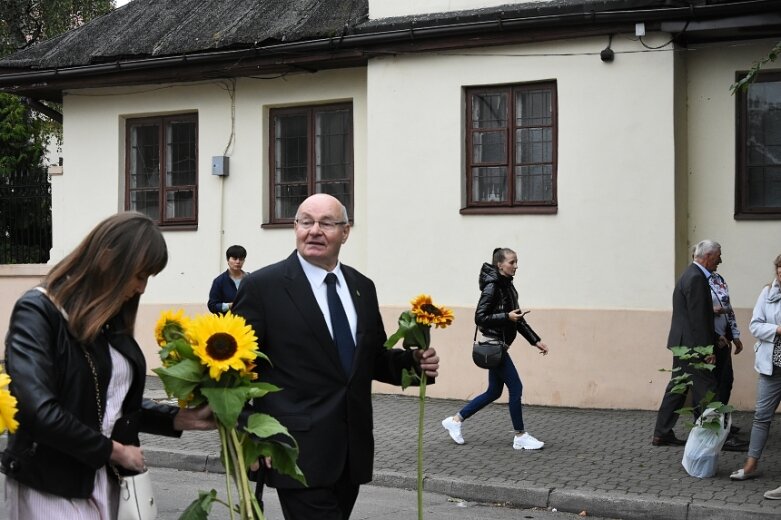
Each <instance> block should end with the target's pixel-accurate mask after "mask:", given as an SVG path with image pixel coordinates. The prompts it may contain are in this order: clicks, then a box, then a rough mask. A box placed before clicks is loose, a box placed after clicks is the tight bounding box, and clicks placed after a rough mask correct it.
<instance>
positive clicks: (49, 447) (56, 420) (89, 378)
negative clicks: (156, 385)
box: [1, 212, 216, 520]
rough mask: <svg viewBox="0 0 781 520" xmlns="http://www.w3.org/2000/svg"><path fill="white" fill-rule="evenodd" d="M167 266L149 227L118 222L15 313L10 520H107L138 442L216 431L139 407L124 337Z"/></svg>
mask: <svg viewBox="0 0 781 520" xmlns="http://www.w3.org/2000/svg"><path fill="white" fill-rule="evenodd" d="M167 261H168V252H167V248H166V244H165V240H164V239H163V235H162V233H161V232H160V229H159V228H158V226H157V225H156V224H155V223H154V222H153V221H152V220H151V219H149V218H148V217H146V216H145V215H142V214H141V213H135V212H126V213H119V214H116V215H113V216H111V217H108V218H107V219H105V220H104V221H102V222H101V223H99V224H98V225H97V226H96V227H95V228H94V229H93V230H92V231H91V232H90V233H89V234H88V235H87V236H86V238H84V240H83V241H82V242H81V244H80V245H79V246H78V247H76V249H75V250H73V252H71V253H70V254H69V255H68V256H66V257H65V258H64V259H62V260H61V261H60V262H58V263H57V264H56V265H55V266H54V267H52V269H51V271H50V272H49V274H48V275H47V276H46V278H45V279H44V281H43V283H42V284H41V285H40V286H39V287H36V288H35V289H32V290H30V291H28V292H26V293H25V294H24V295H22V297H21V298H19V300H18V301H17V302H16V305H15V306H14V309H13V312H12V314H11V319H10V322H9V326H8V333H7V335H6V340H5V356H6V359H5V365H6V371H7V372H8V375H9V376H11V384H10V387H9V389H10V391H11V393H12V394H13V395H14V396H15V397H16V399H17V403H18V409H19V412H18V416H17V418H18V422H19V426H18V428H17V430H16V432H15V433H13V434H11V435H9V438H8V446H7V447H6V449H5V451H4V452H3V454H2V460H1V464H2V466H1V469H2V472H3V473H5V475H6V505H7V508H8V512H9V518H10V519H11V520H53V519H57V520H82V519H85V518H100V519H106V520H111V519H116V518H117V508H118V504H119V491H120V487H119V481H118V475H119V474H123V475H128V474H135V473H138V472H141V471H143V470H144V469H145V462H144V454H143V451H142V449H141V448H140V447H139V437H138V434H139V432H146V433H154V434H160V435H170V436H178V435H181V432H182V430H188V429H195V430H205V429H213V428H215V427H216V425H215V423H214V418H213V416H212V413H211V410H210V409H209V408H208V407H201V408H197V409H180V408H179V407H176V406H168V405H162V404H157V403H154V402H153V401H149V400H146V399H143V394H144V383H145V381H146V362H145V360H144V354H143V352H142V351H141V348H140V347H139V346H138V344H137V343H136V341H135V340H134V339H133V328H134V325H135V321H136V314H137V311H138V304H139V300H140V298H141V295H142V294H143V293H144V290H145V289H146V284H147V279H148V278H149V277H150V276H154V275H156V274H157V273H159V272H160V271H162V269H163V268H164V267H165V265H166V263H167Z"/></svg>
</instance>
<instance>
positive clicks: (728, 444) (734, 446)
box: [721, 435, 748, 451]
mask: <svg viewBox="0 0 781 520" xmlns="http://www.w3.org/2000/svg"><path fill="white" fill-rule="evenodd" d="M721 449H722V451H748V441H744V440H743V439H738V438H737V437H734V436H732V435H730V436H729V437H727V440H726V441H724V446H722V447H721Z"/></svg>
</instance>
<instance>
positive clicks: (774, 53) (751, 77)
mask: <svg viewBox="0 0 781 520" xmlns="http://www.w3.org/2000/svg"><path fill="white" fill-rule="evenodd" d="M779 54H781V42H778V43H776V44H775V46H774V47H773V48H772V49H770V52H769V53H768V55H767V56H765V57H764V58H762V59H760V60H757V61H755V62H754V65H753V66H752V67H751V70H749V71H748V73H747V74H746V75H745V76H743V77H742V78H741V79H739V80H738V81H736V82H735V83H733V84H732V85H731V86H730V91H732V93H733V94H737V93H738V91H740V90H746V89H747V88H748V86H749V85H750V84H751V83H753V82H754V81H755V80H756V79H757V76H758V75H759V71H760V70H762V67H764V66H765V65H767V64H768V63H772V62H774V61H776V59H777V58H778V56H779Z"/></svg>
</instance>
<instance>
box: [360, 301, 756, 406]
mask: <svg viewBox="0 0 781 520" xmlns="http://www.w3.org/2000/svg"><path fill="white" fill-rule="evenodd" d="M399 312H401V309H397V310H395V311H391V310H387V309H386V311H385V312H384V316H383V318H384V319H385V324H386V329H387V330H388V331H389V332H391V331H392V330H395V329H394V328H393V327H392V325H393V324H395V322H396V318H397V316H398V313H399ZM455 313H456V321H455V322H454V324H453V325H452V326H451V327H450V328H447V329H445V330H436V329H435V330H433V331H432V346H433V347H435V348H436V349H437V352H438V353H439V355H440V358H441V361H440V367H441V369H440V377H439V378H438V379H437V382H436V384H435V385H433V386H430V387H428V389H427V392H426V394H427V395H428V396H430V397H440V398H453V399H464V400H468V399H471V398H473V397H475V396H476V395H478V394H480V393H482V392H483V391H485V389H486V387H487V386H488V376H487V372H486V371H485V370H482V369H479V368H477V367H476V366H475V365H473V364H472V361H471V345H472V336H473V334H474V325H473V321H472V316H473V313H474V309H465V308H461V309H455ZM737 318H738V324H739V326H740V329H741V331H743V334H744V335H745V336H746V337H745V338H744V344H745V345H744V346H745V349H746V350H745V351H744V352H743V353H741V354H740V355H738V356H733V361H734V370H735V384H734V387H733V393H732V398H731V403H732V404H733V405H734V406H736V407H737V408H738V409H741V410H753V409H754V404H755V400H756V392H755V390H756V389H755V387H756V379H757V375H756V372H755V371H754V365H753V364H754V354H753V349H752V345H753V344H754V339H753V338H751V336H750V334H749V333H748V322H749V320H750V319H751V310H749V309H740V310H738V311H737ZM527 319H528V321H529V323H530V324H532V326H533V328H534V329H535V330H536V331H537V332H538V334H539V335H540V336H541V337H542V338H543V341H544V342H545V343H546V344H547V345H548V347H549V349H550V353H549V354H548V355H547V356H544V357H543V356H541V355H539V354H538V353H537V349H536V348H533V347H531V346H530V345H529V344H528V343H527V342H526V341H525V340H524V339H523V338H522V337H520V336H519V337H518V338H517V339H516V340H515V342H514V343H513V345H512V347H511V349H510V353H511V355H512V358H513V362H514V363H515V366H516V367H517V368H518V371H519V373H520V376H521V381H522V382H523V402H524V403H527V404H538V405H552V406H571V407H577V408H621V409H642V410H654V409H656V408H658V406H659V403H660V401H661V398H662V395H663V393H664V389H665V386H666V385H667V382H668V381H669V377H670V375H669V373H668V372H660V371H659V369H660V368H670V366H671V365H672V356H671V354H670V353H669V351H668V350H667V349H666V348H665V345H666V344H667V332H668V330H669V326H670V312H669V311H624V310H572V309H568V310H545V309H535V310H534V311H533V312H532V313H531V314H530V315H529V316H528V317H527ZM375 391H376V392H381V393H404V394H407V395H417V390H416V389H412V388H409V389H407V390H406V391H404V392H401V391H400V389H397V388H395V387H393V386H390V385H386V384H382V383H375ZM506 401H507V392H506V391H505V392H504V394H503V395H502V398H501V400H500V402H506ZM455 411H456V410H454V412H455Z"/></svg>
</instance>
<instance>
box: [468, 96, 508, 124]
mask: <svg viewBox="0 0 781 520" xmlns="http://www.w3.org/2000/svg"><path fill="white" fill-rule="evenodd" d="M506 126H507V94H506V93H504V92H496V93H482V94H473V95H472V128H505V127H506Z"/></svg>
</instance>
